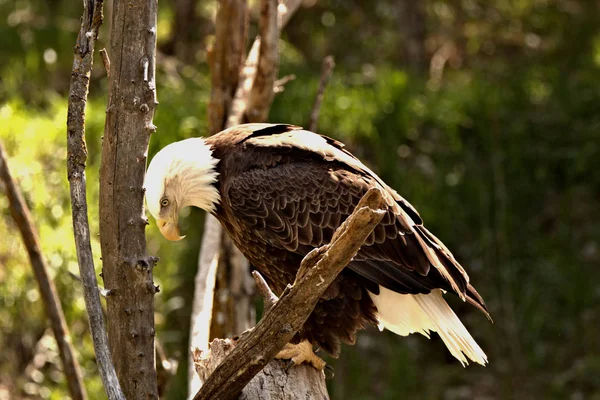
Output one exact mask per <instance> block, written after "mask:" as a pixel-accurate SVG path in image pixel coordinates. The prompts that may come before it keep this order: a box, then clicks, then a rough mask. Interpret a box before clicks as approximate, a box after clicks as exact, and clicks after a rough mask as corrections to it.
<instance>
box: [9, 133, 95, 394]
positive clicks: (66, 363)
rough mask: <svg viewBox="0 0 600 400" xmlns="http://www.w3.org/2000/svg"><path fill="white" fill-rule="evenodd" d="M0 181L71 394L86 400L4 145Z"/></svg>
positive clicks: (46, 269) (29, 217)
mask: <svg viewBox="0 0 600 400" xmlns="http://www.w3.org/2000/svg"><path fill="white" fill-rule="evenodd" d="M0 179H1V180H2V181H3V182H4V186H5V188H6V195H7V197H8V202H9V205H10V213H11V215H12V217H13V219H14V220H15V223H16V224H17V226H18V227H19V230H20V231H21V236H22V237H23V243H24V244H25V248H26V249H27V253H28V254H29V260H30V262H31V267H32V268H33V272H34V273H35V278H36V280H37V283H38V286H39V289H40V293H41V295H42V301H43V303H44V306H45V307H46V314H47V315H48V318H49V319H50V325H51V326H52V331H53V332H54V337H55V338H56V344H57V346H58V350H59V353H60V359H61V361H62V364H63V368H64V370H65V375H66V377H67V384H68V386H69V392H70V393H71V397H72V398H73V399H77V400H83V399H87V394H86V392H85V387H84V386H83V380H82V379H81V370H80V368H79V363H78V362H77V357H76V355H75V351H74V350H73V345H72V343H71V337H70V335H69V329H68V328H67V323H66V320H65V315H64V312H63V309H62V306H61V304H60V300H59V298H58V294H57V293H56V287H55V286H54V282H52V279H51V278H50V276H49V274H48V266H47V264H46V261H45V260H44V257H43V256H42V250H41V247H40V243H39V238H38V233H37V230H36V228H35V226H34V225H33V221H32V220H31V214H30V212H29V208H28V207H27V204H25V201H23V196H21V193H20V191H19V189H18V188H17V185H16V184H15V181H14V180H13V178H12V176H11V174H10V170H9V169H8V164H7V157H6V154H5V152H4V147H3V146H2V143H0Z"/></svg>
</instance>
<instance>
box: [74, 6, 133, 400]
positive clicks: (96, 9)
mask: <svg viewBox="0 0 600 400" xmlns="http://www.w3.org/2000/svg"><path fill="white" fill-rule="evenodd" d="M83 5H84V10H83V17H82V20H81V29H80V31H79V36H78V38H77V44H76V46H75V54H74V59H73V70H72V73H71V84H70V89H69V106H68V112H67V175H68V178H69V187H70V192H71V211H72V217H73V233H74V237H75V247H76V249H77V262H78V264H79V274H80V276H81V282H82V285H83V297H84V300H85V307H86V310H87V314H88V319H89V323H90V332H91V335H92V342H93V343H94V352H95V354H96V360H97V363H98V369H99V372H100V377H101V379H102V384H103V385H104V390H105V391H106V394H107V396H108V398H109V400H122V399H125V396H124V395H123V391H122V390H121V387H120V385H119V380H118V379H117V373H116V372H115V367H114V365H113V364H112V360H111V356H110V351H109V349H108V338H107V336H106V329H105V327H104V314H103V311H102V304H101V303H100V293H99V290H98V281H97V279H96V271H95V268H94V257H93V255H92V246H91V244H90V226H89V222H88V213H87V198H86V178H85V165H86V161H87V149H86V145H85V108H86V103H87V95H88V91H89V84H90V75H91V71H92V66H93V56H94V47H95V44H96V39H97V38H98V30H99V29H100V25H102V22H103V14H102V7H103V0H97V1H88V2H84V3H83Z"/></svg>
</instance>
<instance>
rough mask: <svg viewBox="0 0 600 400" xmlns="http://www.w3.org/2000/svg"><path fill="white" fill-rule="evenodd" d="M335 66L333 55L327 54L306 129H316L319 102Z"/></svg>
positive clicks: (319, 107) (319, 108) (321, 100)
mask: <svg viewBox="0 0 600 400" xmlns="http://www.w3.org/2000/svg"><path fill="white" fill-rule="evenodd" d="M334 67H335V61H334V60H333V56H327V57H325V59H324V60H323V67H322V68H321V79H320V80H319V89H318V90H317V97H316V98H315V105H314V106H313V109H312V112H311V113H310V122H309V123H308V130H309V131H313V132H315V131H316V130H317V123H318V122H319V113H320V112H321V103H322V102H323V95H324V94H325V88H326V87H327V84H328V83H329V79H330V78H331V73H332V72H333V68H334Z"/></svg>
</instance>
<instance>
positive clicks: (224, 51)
mask: <svg viewBox="0 0 600 400" xmlns="http://www.w3.org/2000/svg"><path fill="white" fill-rule="evenodd" d="M215 28H216V32H215V44H214V46H213V48H212V50H211V51H210V54H209V66H210V73H211V78H212V85H211V93H210V103H209V105H208V132H209V134H210V135H214V134H215V133H217V132H219V131H221V130H223V127H224V124H225V120H226V119H227V113H228V111H229V107H230V104H231V100H232V98H233V94H234V93H235V89H236V87H237V84H238V77H239V70H240V66H241V65H242V63H243V62H244V55H245V51H246V36H247V31H248V4H247V0H220V1H219V9H218V11H217V18H216V22H215Z"/></svg>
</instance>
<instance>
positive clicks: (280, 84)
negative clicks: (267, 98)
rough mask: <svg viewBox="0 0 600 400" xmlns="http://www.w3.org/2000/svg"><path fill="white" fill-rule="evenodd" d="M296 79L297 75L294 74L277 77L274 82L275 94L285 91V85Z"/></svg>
mask: <svg viewBox="0 0 600 400" xmlns="http://www.w3.org/2000/svg"><path fill="white" fill-rule="evenodd" d="M295 79H296V75H294V74H290V75H286V76H283V77H281V78H279V79H277V80H276V81H275V83H274V84H273V92H275V94H277V93H281V92H283V91H284V90H285V85H287V84H288V82H291V81H293V80H295Z"/></svg>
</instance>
